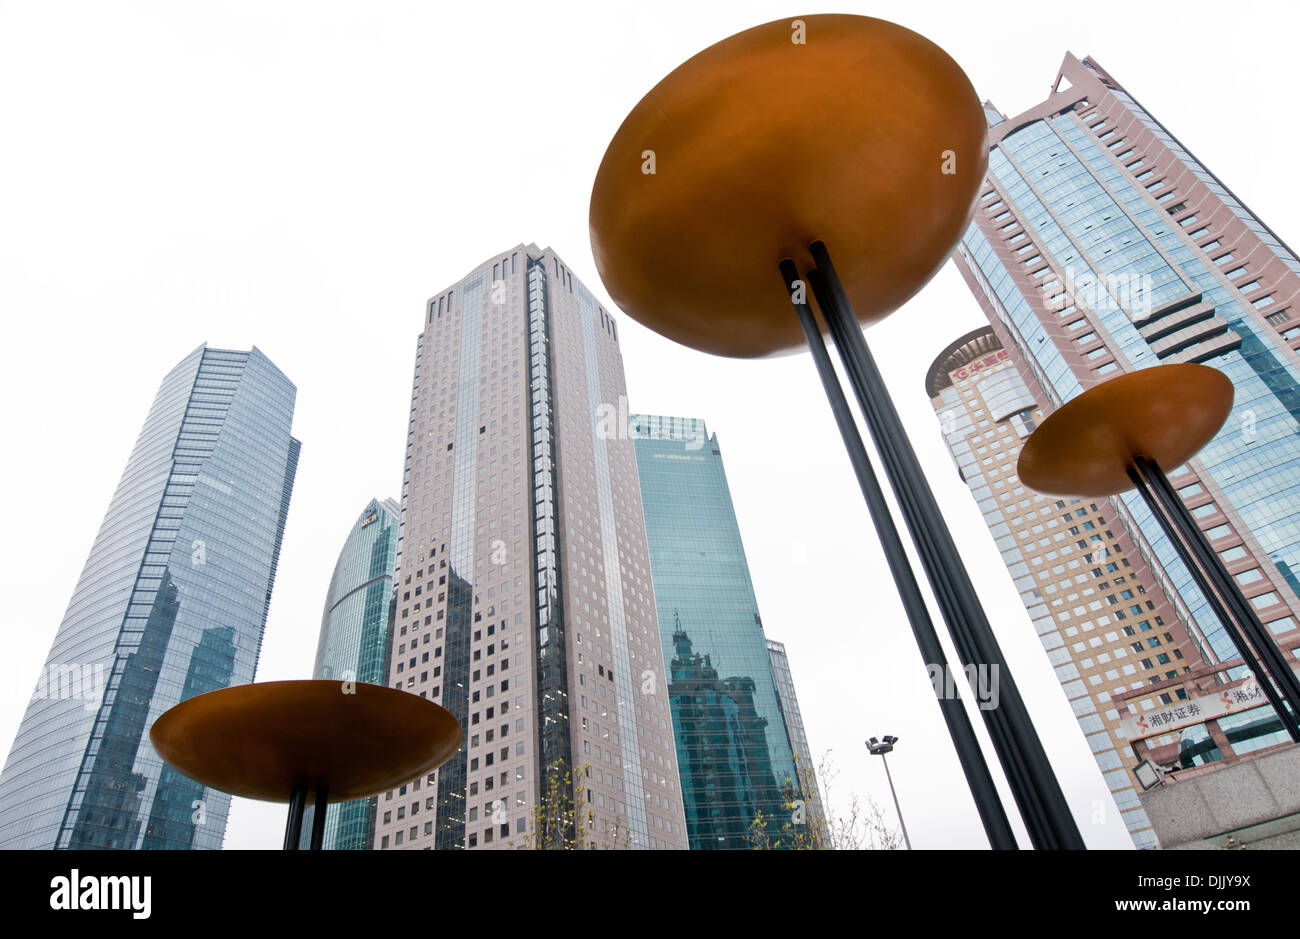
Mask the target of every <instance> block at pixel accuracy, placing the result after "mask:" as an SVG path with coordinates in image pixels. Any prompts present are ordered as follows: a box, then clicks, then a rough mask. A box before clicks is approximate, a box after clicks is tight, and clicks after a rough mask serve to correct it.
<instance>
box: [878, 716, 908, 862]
mask: <svg viewBox="0 0 1300 939" xmlns="http://www.w3.org/2000/svg"><path fill="white" fill-rule="evenodd" d="M896 743H898V738H897V737H883V738H881V739H877V738H875V737H871V738H870V739H868V740H867V752H868V753H870V754H871V755H872V756H878V757H880V762H882V763H884V764H885V778H886V779H888V780H889V794H890V795H891V796H893V797H894V811H895V812H897V813H898V827H900V828H901V829H903V843H904V844H906V845H907V850H909V851H911V850H912V839H911V838H909V837H907V825H906V824H905V823H904V822H903V809H902V807H901V806H900V805H899V804H898V793H897V792H895V791H894V777H893V776H891V775H890V773H889V761H888V760H886V759H885V754H886V753H892V752H893V750H894V744H896Z"/></svg>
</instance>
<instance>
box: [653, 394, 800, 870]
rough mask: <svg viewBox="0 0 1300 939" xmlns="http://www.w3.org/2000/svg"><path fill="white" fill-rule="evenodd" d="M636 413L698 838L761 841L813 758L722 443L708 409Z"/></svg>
mask: <svg viewBox="0 0 1300 939" xmlns="http://www.w3.org/2000/svg"><path fill="white" fill-rule="evenodd" d="M629 424H630V426H631V428H632V435H633V437H634V438H635V445H636V458H637V471H638V475H639V477H640V480H641V504H642V507H643V509H644V511H645V525H646V535H647V538H648V539H649V545H650V571H651V574H652V575H653V579H654V594H655V603H656V606H657V608H658V620H659V636H660V641H661V642H662V644H663V649H664V659H665V667H666V669H667V674H668V676H669V680H668V698H669V703H670V705H671V707H672V712H673V727H674V731H675V734H676V742H677V744H676V745H677V763H678V766H679V767H680V769H681V775H682V794H683V802H684V804H685V808H686V823H687V828H688V830H689V831H690V844H691V849H692V850H696V851H698V850H710V849H738V848H740V849H743V848H750V847H753V845H754V838H755V836H756V835H758V834H759V831H758V830H757V829H756V827H755V826H757V828H763V827H768V828H770V829H771V830H772V833H775V831H776V830H777V829H779V828H780V827H783V826H784V824H785V822H786V820H787V819H788V818H790V816H791V810H790V809H789V808H787V806H788V805H789V804H791V803H792V802H793V801H794V800H795V799H798V798H800V797H801V795H802V787H801V786H800V784H799V779H800V773H801V771H802V770H803V769H805V768H806V769H808V770H811V766H807V767H797V766H796V763H795V749H794V746H793V744H792V742H791V740H790V736H789V728H788V727H787V725H786V720H785V712H784V710H783V708H782V700H781V695H780V692H779V689H778V687H777V682H776V678H775V675H774V672H773V669H772V660H771V656H770V653H769V650H768V642H767V637H766V636H765V635H764V633H763V623H762V619H761V618H760V616H759V612H758V601H757V600H756V599H755V597H754V585H753V583H752V581H751V580H750V576H749V564H748V562H747V561H746V559H745V548H744V545H743V544H742V543H741V539H740V528H739V526H738V525H737V522H736V511H735V507H734V506H733V505H732V501H731V490H730V488H729V487H728V485H727V474H726V470H725V469H724V468H723V465H722V451H721V449H720V447H719V445H718V439H717V435H716V434H714V435H710V434H709V432H708V429H707V428H706V426H705V423H704V421H702V420H698V419H694V418H680V417H662V416H657V415H648V414H634V415H631V417H630V420H629ZM773 840H775V839H773Z"/></svg>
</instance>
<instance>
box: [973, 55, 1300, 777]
mask: <svg viewBox="0 0 1300 939" xmlns="http://www.w3.org/2000/svg"><path fill="white" fill-rule="evenodd" d="M985 108H986V112H987V114H988V120H989V143H990V156H989V172H988V178H987V181H986V185H985V186H984V188H983V189H982V197H981V201H980V203H979V206H978V208H977V211H976V215H975V220H974V221H973V222H972V224H971V226H970V228H969V230H968V231H967V233H966V235H965V237H964V239H963V241H962V243H961V245H960V246H959V248H958V252H957V255H956V256H955V261H956V264H957V267H958V269H959V270H960V272H961V273H962V275H963V277H964V278H965V279H966V281H967V283H968V285H969V286H970V288H971V291H972V293H973V294H974V295H975V298H976V299H977V300H978V302H979V303H980V305H981V307H982V308H983V310H984V312H985V314H986V315H987V317H988V319H989V322H990V324H991V326H992V328H993V330H994V333H995V334H996V340H997V345H1000V346H1001V347H1002V348H1004V349H1006V351H1007V353H1008V354H1009V357H1010V360H1011V362H1012V363H1013V364H1014V367H1015V368H1016V370H1017V371H1018V372H1019V374H1020V376H1021V378H1022V379H1023V380H1024V382H1025V386H1026V388H1027V391H1028V394H1029V396H1030V397H1032V398H1033V400H1034V404H1035V405H1036V406H1037V407H1038V408H1039V409H1041V412H1042V413H1044V414H1047V413H1050V412H1051V411H1052V410H1053V409H1054V408H1056V407H1058V406H1059V405H1060V404H1062V403H1064V402H1066V401H1069V400H1070V399H1072V398H1074V397H1075V396H1076V395H1078V394H1080V393H1081V392H1082V391H1083V390H1085V389H1087V388H1089V387H1092V386H1093V385H1096V384H1098V383H1099V382H1101V381H1104V380H1105V379H1106V378H1107V377H1108V376H1112V375H1116V374H1119V373H1121V372H1125V371H1131V370H1134V369H1140V368H1145V367H1148V366H1151V365H1155V364H1158V363H1163V362H1201V363H1205V364H1207V365H1210V366H1213V367H1214V368H1217V369H1219V370H1220V371H1222V372H1224V373H1225V374H1226V375H1227V376H1228V377H1229V378H1230V379H1231V380H1232V382H1233V385H1234V386H1235V389H1236V399H1235V402H1234V405H1233V411H1232V414H1231V416H1230V418H1229V420H1228V422H1227V424H1226V425H1225V426H1224V428H1223V429H1222V431H1221V432H1220V433H1219V434H1218V435H1217V436H1216V437H1215V438H1214V440H1212V441H1211V442H1210V444H1209V445H1208V446H1207V447H1206V448H1205V449H1204V450H1202V451H1201V453H1200V454H1198V455H1197V456H1196V457H1195V458H1194V459H1192V460H1190V461H1188V463H1187V464H1186V465H1185V466H1181V467H1166V470H1167V471H1168V472H1169V474H1170V477H1171V481H1172V483H1173V485H1174V487H1175V488H1176V489H1177V490H1178V492H1179V494H1180V495H1181V496H1182V498H1183V499H1184V501H1185V502H1186V504H1187V506H1188V507H1189V509H1190V510H1191V512H1192V514H1193V516H1194V517H1195V518H1196V519H1197V522H1198V524H1199V525H1200V527H1201V528H1202V530H1203V531H1204V532H1205V534H1206V537H1207V538H1208V539H1209V541H1210V543H1211V545H1212V546H1213V547H1214V548H1215V550H1217V551H1218V552H1219V553H1220V555H1221V556H1222V558H1223V560H1224V562H1225V563H1226V564H1227V566H1228V570H1229V572H1230V573H1231V574H1232V575H1233V576H1234V577H1235V579H1236V580H1237V582H1238V583H1239V584H1240V585H1241V588H1242V590H1243V592H1244V593H1245V595H1246V597H1247V598H1248V599H1249V601H1250V603H1251V605H1252V606H1253V607H1254V608H1255V610H1256V611H1257V612H1258V614H1259V617H1260V619H1261V621H1262V622H1264V623H1265V625H1266V626H1267V628H1268V629H1269V630H1271V631H1272V633H1273V634H1274V635H1275V636H1276V638H1277V641H1278V643H1279V645H1280V646H1281V647H1282V648H1283V650H1284V651H1285V652H1286V653H1287V654H1288V655H1289V656H1290V655H1293V654H1294V653H1295V651H1296V649H1297V648H1300V629H1298V628H1297V622H1296V620H1297V614H1300V581H1298V580H1297V575H1296V568H1297V564H1300V439H1298V435H1300V387H1297V379H1298V378H1300V356H1297V352H1296V349H1297V346H1300V325H1298V324H1300V319H1297V315H1296V311H1295V305H1294V301H1295V299H1296V297H1297V295H1298V294H1300V260H1297V258H1296V255H1295V253H1294V252H1292V251H1291V249H1290V248H1288V247H1287V246H1286V245H1285V244H1283V243H1282V241H1281V240H1280V239H1279V238H1278V237H1277V236H1276V235H1275V234H1274V233H1273V232H1272V230H1271V229H1269V228H1268V226H1266V225H1265V224H1264V223H1263V222H1262V221H1261V220H1260V219H1259V218H1258V216H1256V215H1255V214H1253V213H1252V212H1251V211H1250V210H1249V209H1247V208H1246V207H1245V206H1244V205H1243V204H1242V203H1241V201H1240V200H1239V199H1237V198H1236V197H1235V196H1234V195H1233V194H1232V192H1231V191H1230V190H1229V189H1228V188H1227V187H1226V186H1224V185H1223V183H1222V182H1220V180H1219V179H1218V178H1217V177H1216V176H1214V174H1213V173H1211V172H1210V171H1209V170H1208V169H1207V168H1206V167H1205V166H1204V165H1203V164H1201V163H1200V162H1199V161H1198V160H1197V159H1196V158H1195V157H1194V156H1193V155H1192V154H1191V153H1190V152H1188V150H1187V149H1186V148H1185V147H1183V146H1182V144H1181V143H1180V142H1179V141H1178V140H1177V139H1176V138H1175V137H1174V136H1173V135H1172V134H1171V133H1170V132H1169V131H1168V130H1167V129H1166V128H1165V127H1164V126H1163V125H1162V124H1160V123H1159V121H1157V120H1156V119H1155V117H1154V116H1152V114H1151V113H1150V112H1149V111H1147V110H1146V109H1144V108H1143V107H1142V106H1141V105H1140V104H1139V103H1138V102H1137V101H1136V100H1135V99H1134V98H1133V96H1132V95H1131V94H1129V92H1127V91H1126V90H1125V89H1124V88H1123V86H1121V85H1120V84H1119V82H1118V81H1116V80H1115V78H1114V77H1113V76H1111V75H1110V74H1109V73H1108V72H1106V71H1105V70H1104V69H1103V68H1102V67H1101V66H1100V65H1098V64H1097V63H1096V62H1095V61H1093V60H1092V59H1088V58H1085V59H1083V60H1082V61H1080V60H1079V59H1076V58H1075V57H1073V56H1070V55H1067V56H1066V58H1065V61H1064V63H1063V65H1062V67H1061V69H1060V72H1059V74H1058V76H1057V78H1056V81H1055V82H1054V84H1053V86H1052V93H1051V95H1050V96H1049V97H1048V98H1047V100H1045V101H1043V102H1041V103H1039V104H1037V105H1035V106H1034V107H1032V108H1030V109H1029V110H1027V111H1025V112H1024V113H1022V114H1020V115H1018V116H1016V117H1013V118H1007V117H1005V116H1004V115H1003V114H1002V113H1000V112H999V111H998V110H997V109H996V108H995V107H994V106H993V105H992V104H986V106H985ZM985 419H987V416H986V417H985ZM991 429H992V428H990V430H991ZM983 432H984V431H981V433H983ZM1032 501H1033V500H1032V499H1030V498H1029V497H1028V496H1027V495H1026V496H1024V497H1023V498H1021V499H1020V501H1019V505H1020V506H1023V507H1025V508H1028V507H1030V505H1031V503H1032ZM1106 503H1107V505H1108V508H1107V511H1108V512H1113V513H1114V516H1115V519H1116V521H1118V523H1119V524H1120V525H1122V526H1123V527H1124V529H1125V530H1126V531H1127V532H1128V533H1129V534H1130V535H1131V537H1132V539H1133V542H1134V545H1135V548H1136V550H1137V551H1138V552H1139V553H1140V554H1141V557H1142V560H1143V561H1144V562H1145V563H1146V565H1147V566H1149V568H1150V570H1151V573H1152V575H1153V576H1154V578H1155V580H1156V581H1157V582H1158V583H1159V585H1160V586H1161V587H1162V589H1163V593H1164V595H1165V596H1166V597H1168V598H1169V600H1170V602H1171V603H1172V607H1173V613H1174V616H1175V617H1176V618H1177V620H1178V621H1179V622H1180V623H1181V624H1182V625H1184V626H1185V627H1186V633H1187V636H1188V639H1187V648H1186V650H1185V651H1186V653H1187V657H1188V658H1189V659H1197V660H1200V661H1204V662H1206V663H1209V664H1211V665H1215V664H1218V663H1222V662H1226V661H1230V660H1232V659H1234V658H1235V657H1236V653H1235V650H1234V648H1233V646H1232V643H1231V641H1230V640H1229V639H1228V637H1227V636H1226V634H1225V632H1224V630H1223V627H1222V626H1221V625H1220V624H1219V623H1218V622H1217V621H1216V619H1215V617H1214V615H1213V614H1212V613H1211V611H1210V610H1209V607H1208V605H1207V604H1206V602H1205V599H1204V597H1203V596H1202V595H1201V593H1200V591H1199V590H1198V588H1197V586H1196V584H1195V583H1194V582H1193V581H1192V579H1191V576H1190V574H1189V572H1188V571H1187V569H1186V568H1185V566H1184V565H1183V563H1182V562H1181V560H1180V559H1179V558H1178V556H1177V554H1176V553H1175V551H1174V548H1173V546H1172V545H1171V544H1170V543H1169V541H1168V539H1167V538H1166V537H1165V536H1164V534H1163V533H1162V532H1161V531H1160V528H1159V526H1158V524H1157V523H1156V522H1155V520H1154V519H1153V518H1152V516H1151V514H1150V512H1149V511H1148V509H1147V508H1146V506H1145V505H1144V504H1143V502H1142V500H1141V498H1140V497H1139V496H1138V494H1137V493H1136V492H1135V491H1132V490H1130V491H1129V492H1127V493H1124V494H1123V495H1121V496H1118V497H1115V498H1112V499H1109V500H1106ZM1013 515H1015V516H1016V517H1013V518H1012V524H1013V526H1014V525H1023V524H1027V520H1026V517H1025V515H1024V514H1023V513H1013ZM1091 547H1092V546H1091V545H1090V544H1087V543H1086V540H1085V551H1084V556H1083V560H1084V563H1085V564H1086V565H1087V566H1089V567H1092V566H1095V563H1094V558H1093V557H1091V556H1090V555H1091V553H1092V552H1091ZM1028 576H1031V577H1034V578H1036V579H1040V580H1046V579H1048V578H1050V577H1051V576H1052V575H1051V573H1050V572H1049V570H1048V569H1047V568H1046V567H1044V568H1040V569H1037V570H1033V571H1031V572H1029V575H1028ZM1058 612H1059V611H1051V610H1048V611H1045V612H1044V614H1043V616H1042V618H1041V621H1040V620H1036V625H1037V626H1038V628H1039V631H1040V635H1045V636H1049V637H1050V635H1051V634H1052V633H1055V632H1056V631H1057V623H1056V622H1054V620H1057V615H1058ZM1238 672H1239V670H1234V671H1232V672H1230V673H1229V674H1230V675H1231V677H1237V675H1238ZM1093 678H1097V676H1093ZM1082 680H1084V679H1082V678H1081V679H1079V681H1082ZM1088 680H1090V681H1091V680H1092V678H1090V679H1088ZM1180 680H1181V679H1179V678H1178V677H1177V676H1175V677H1174V678H1172V679H1168V680H1167V682H1166V681H1162V680H1147V681H1146V682H1144V681H1143V680H1142V679H1140V678H1136V677H1134V676H1125V678H1124V679H1123V680H1119V681H1116V680H1113V679H1107V678H1105V677H1104V676H1102V677H1100V678H1099V679H1098V681H1099V682H1100V683H1101V685H1102V688H1101V690H1099V691H1098V693H1097V695H1095V696H1094V695H1084V694H1080V695H1073V694H1071V697H1072V699H1073V700H1074V701H1075V702H1076V714H1077V715H1078V716H1080V718H1081V719H1082V718H1083V717H1085V716H1086V715H1085V714H1083V713H1081V712H1080V711H1079V710H1078V707H1084V706H1087V702H1090V701H1093V700H1094V698H1095V700H1096V701H1098V702H1100V703H1099V704H1098V707H1100V708H1101V709H1102V711H1103V713H1104V716H1105V717H1106V719H1107V720H1110V721H1113V720H1114V718H1115V717H1116V716H1127V715H1123V714H1120V711H1119V707H1117V704H1120V703H1121V702H1123V703H1124V705H1126V706H1127V707H1129V708H1132V709H1148V708H1150V707H1151V706H1153V702H1152V700H1151V699H1152V698H1154V697H1156V696H1158V695H1161V694H1165V693H1168V691H1169V689H1170V688H1171V687H1172V686H1173V684H1174V683H1176V682H1178V681H1180ZM1073 684H1078V682H1072V683H1068V684H1067V685H1066V687H1067V690H1068V689H1069V688H1070V687H1071V686H1072V685H1073ZM1166 685H1168V687H1166ZM1139 689H1142V690H1144V691H1146V692H1149V695H1139V696H1136V697H1135V696H1134V695H1133V693H1134V692H1136V691H1138V690H1139ZM1124 705H1121V706H1124ZM1134 713H1140V710H1135V711H1134ZM1158 742H1159V743H1162V744H1166V743H1170V744H1176V743H1177V737H1176V736H1174V737H1173V738H1172V739H1171V740H1165V739H1161V740H1159V741H1158ZM1125 758H1126V759H1127V760H1129V761H1130V762H1133V761H1134V758H1133V757H1132V756H1131V755H1128V756H1126V757H1125ZM1110 759H1111V762H1112V763H1113V765H1112V766H1105V765H1103V769H1105V770H1108V771H1111V772H1120V771H1122V770H1123V769H1124V767H1123V766H1122V765H1121V755H1120V754H1116V755H1115V756H1114V757H1112V758H1110ZM1099 762H1101V759H1100V757H1099ZM1112 788H1114V787H1112Z"/></svg>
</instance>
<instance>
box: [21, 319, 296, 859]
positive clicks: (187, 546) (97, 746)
mask: <svg viewBox="0 0 1300 939" xmlns="http://www.w3.org/2000/svg"><path fill="white" fill-rule="evenodd" d="M295 394H296V390H295V388H294V386H293V385H292V384H291V383H290V382H289V380H288V379H287V378H285V377H284V375H283V374H282V373H281V372H280V370H279V369H277V368H276V367H275V366H274V365H273V364H272V363H271V361H270V360H269V359H268V358H267V357H266V356H265V355H263V354H262V353H261V352H260V351H259V350H258V349H256V348H254V349H253V350H252V351H251V352H235V351H227V350H220V349H209V348H208V347H207V346H206V345H203V346H200V347H199V348H197V349H195V350H194V351H193V352H192V353H190V354H189V355H188V356H186V357H185V359H184V360H183V361H182V362H181V363H180V364H179V365H177V366H176V367H175V368H174V369H172V370H171V372H170V373H168V375H167V377H166V378H164V379H163V383H162V387H161V388H160V389H159V391H158V395H157V397H156V398H155V399H154V403H153V407H152V408H151V410H150V411H149V416H148V418H147V419H146V420H145V424H144V429H143V430H141V432H140V436H139V439H138V440H137V442H136V446H135V450H134V451H133V452H132V453H131V457H130V459H129V460H128V461H127V465H126V470H125V472H123V474H122V479H121V482H119V483H118V487H117V491H116V492H115V493H114V495H113V500H112V502H111V503H110V504H109V507H108V513H107V514H106V515H105V516H104V521H103V524H102V525H101V526H100V530H99V534H98V536H97V537H96V539H95V543H94V545H93V546H92V547H91V550H90V557H89V558H88V559H87V560H86V566H85V568H84V569H83V570H82V574H81V579H80V580H79V581H78V583H77V587H76V589H75V591H74V592H73V595H72V600H71V602H70V603H69V604H68V609H67V612H66V613H65V614H64V617H63V623H62V625H60V627H59V631H58V633H57V634H56V636H55V638H54V644H53V646H52V647H51V649H50V654H49V658H48V660H47V661H46V665H45V669H44V671H43V672H42V673H41V675H40V677H39V678H38V680H37V685H36V691H35V693H34V695H33V697H32V700H31V702H30V703H29V704H28V706H27V712H26V714H25V715H24V716H23V720H22V723H21V725H20V726H19V728H18V735H17V737H16V738H15V740H14V744H13V748H12V749H11V750H10V752H9V758H8V760H7V761H6V763H5V767H4V772H3V774H0V848H97V849H104V848H110V849H129V848H219V847H221V842H222V839H223V837H224V835H225V828H226V816H227V812H228V810H229V806H230V797H229V796H227V795H225V794H223V793H220V792H217V791H215V790H210V789H205V788H204V787H203V786H200V785H199V784H198V783H195V782H193V781H192V780H190V779H187V778H185V777H184V776H181V775H179V774H178V773H175V772H173V771H171V770H169V769H168V768H166V767H165V766H164V765H163V762H162V760H161V759H160V758H159V757H158V755H157V754H156V753H155V752H154V750H153V748H152V747H151V746H150V743H149V733H148V731H149V728H150V727H151V726H152V725H153V722H154V720H155V719H157V717H158V715H160V714H161V713H162V712H164V711H166V710H167V709H168V708H170V707H172V706H173V705H174V704H176V703H178V702H179V701H181V700H183V699H185V698H189V697H192V696H193V695H196V694H202V693H203V692H206V691H211V690H214V689H216V688H223V687H226V686H228V685H236V684H243V683H247V682H251V681H252V680H253V673H254V671H255V670H256V667H257V657H258V653H259V651H260V649H261V645H262V630H263V628H264V627H265V625H266V614H267V610H268V608H269V606H270V602H271V588H272V585H273V583H274V580H275V568H276V561H277V560H278V558H279V553H280V542H281V539H282V537H283V534H284V523H285V516H286V514H287V512H288V509H289V497H290V493H291V491H292V488H293V480H294V475H295V473H296V471H297V466H298V450H299V443H298V441H297V440H295V439H294V438H293V437H292V436H290V433H289V431H290V425H291V423H292V421H293V406H294V397H295Z"/></svg>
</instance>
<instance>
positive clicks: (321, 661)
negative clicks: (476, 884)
mask: <svg viewBox="0 0 1300 939" xmlns="http://www.w3.org/2000/svg"><path fill="white" fill-rule="evenodd" d="M401 515H402V509H401V506H400V505H398V503H397V502H396V501H395V500H393V499H383V500H380V499H371V500H370V502H369V503H368V504H367V505H366V507H365V509H364V510H362V512H361V514H360V516H358V517H357V520H356V522H354V523H353V525H352V529H351V531H349V532H348V536H347V538H346V540H345V541H344V542H343V548H342V550H341V551H340V552H339V559H338V562H337V563H336V564H335V565H334V574H333V576H332V577H331V578H330V585H329V593H328V594H327V595H326V598H325V612H324V614H323V615H322V617H321V627H320V642H319V644H318V645H317V647H316V665H315V667H314V668H313V669H312V677H313V678H324V679H333V680H335V681H344V682H365V683H367V684H372V685H383V684H387V672H388V669H387V665H388V651H389V649H390V647H391V642H392V633H391V627H392V620H391V614H392V613H393V612H394V608H393V605H392V599H393V570H394V568H395V567H396V564H397V534H398V527H399V525H400V523H401ZM376 805H377V803H376V800H375V799H374V798H373V797H372V798H369V799H354V800H353V801H351V802H343V803H334V804H331V805H330V806H329V808H328V809H327V811H326V813H325V838H324V846H325V847H326V848H327V849H329V850H333V851H365V850H368V849H369V848H370V843H371V841H372V840H373V835H374V809H375V807H376ZM307 811H308V816H309V817H310V815H312V814H313V813H314V811H315V809H314V807H313V806H308V808H307ZM303 832H304V840H305V841H310V832H311V825H310V824H309V823H308V822H307V821H305V822H304V824H303Z"/></svg>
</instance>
